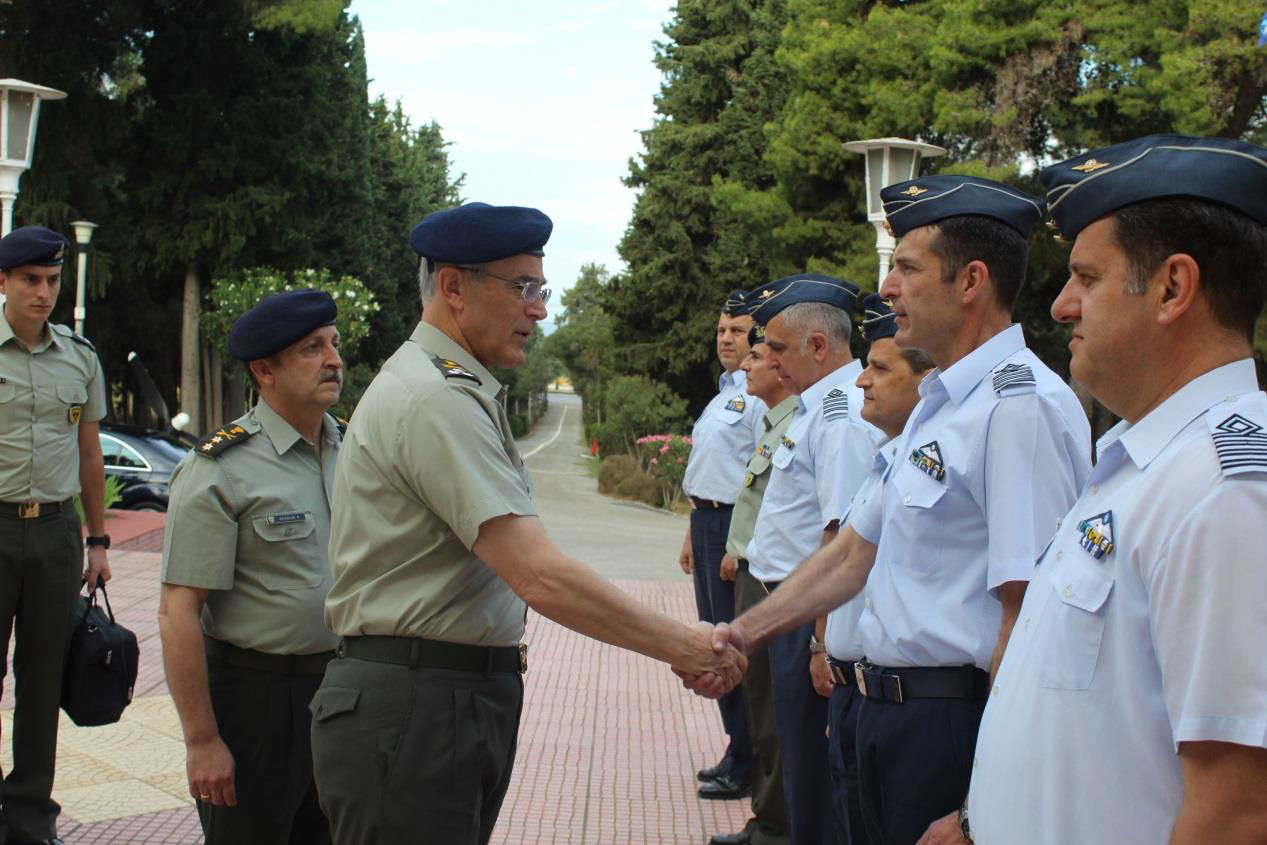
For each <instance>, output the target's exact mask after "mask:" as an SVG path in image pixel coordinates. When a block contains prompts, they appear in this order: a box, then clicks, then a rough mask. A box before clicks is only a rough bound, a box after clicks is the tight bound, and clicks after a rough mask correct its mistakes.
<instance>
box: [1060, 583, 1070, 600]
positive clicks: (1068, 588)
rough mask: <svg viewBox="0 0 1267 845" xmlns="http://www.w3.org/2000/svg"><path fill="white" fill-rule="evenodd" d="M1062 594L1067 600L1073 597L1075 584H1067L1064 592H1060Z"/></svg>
mask: <svg viewBox="0 0 1267 845" xmlns="http://www.w3.org/2000/svg"><path fill="white" fill-rule="evenodd" d="M1060 594H1061V595H1062V596H1064V597H1065V598H1069V597H1070V596H1072V595H1073V584H1066V585H1065V588H1064V589H1063V590H1061V591H1060Z"/></svg>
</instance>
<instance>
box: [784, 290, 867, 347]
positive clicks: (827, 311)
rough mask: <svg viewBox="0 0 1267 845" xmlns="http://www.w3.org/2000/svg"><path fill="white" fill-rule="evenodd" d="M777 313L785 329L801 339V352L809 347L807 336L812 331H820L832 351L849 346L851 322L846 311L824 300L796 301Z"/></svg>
mask: <svg viewBox="0 0 1267 845" xmlns="http://www.w3.org/2000/svg"><path fill="white" fill-rule="evenodd" d="M779 314H780V315H781V316H782V317H783V325H784V326H785V327H786V328H787V330H788V331H789V332H791V333H792V334H793V335H795V336H797V337H799V338H800V339H801V353H802V354H803V353H804V352H805V350H806V349H807V348H808V347H809V336H810V335H811V334H812V333H813V332H822V333H823V334H824V335H825V336H826V337H827V345H828V346H829V347H830V348H831V350H832V351H833V352H838V351H840V350H845V349H848V348H849V336H850V334H851V333H852V332H853V323H852V322H851V321H850V320H849V313H848V312H847V311H842V310H841V309H839V308H837V307H836V306H834V305H828V304H827V303H826V302H798V303H796V304H795V305H789V306H788V307H787V308H784V309H783V310H782V311H780V312H779Z"/></svg>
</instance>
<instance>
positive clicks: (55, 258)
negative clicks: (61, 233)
mask: <svg viewBox="0 0 1267 845" xmlns="http://www.w3.org/2000/svg"><path fill="white" fill-rule="evenodd" d="M65 251H66V247H64V246H59V247H58V248H57V252H55V253H53V257H52V258H50V259H49V260H50V261H61V260H62V253H63V252H65Z"/></svg>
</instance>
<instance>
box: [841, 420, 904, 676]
mask: <svg viewBox="0 0 1267 845" xmlns="http://www.w3.org/2000/svg"><path fill="white" fill-rule="evenodd" d="M896 449H897V439H896V438H895V439H893V440H890V441H888V442H887V443H885V444H884V445H883V446H881V447H880V451H878V452H876V453H875V458H874V462H873V463H872V465H871V472H870V474H868V475H867V480H866V481H864V482H862V487H860V488H859V489H858V492H857V493H855V494H854V497H853V500H852V501H851V503H850V507H851V508H852V507H861V506H862V504H863V503H864V502H867V501H869V500H870V499H872V498H874V497H875V496H877V495H879V493H880V490H881V489H882V488H883V487H884V475H885V473H886V472H887V471H888V468H889V464H891V463H893V453H894V451H895V450H896ZM848 515H849V512H848V511H846V512H845V513H844V514H842V515H841V517H842V518H841V522H844V520H845V518H847V517H848ZM865 602H866V590H863V591H861V592H859V593H858V595H856V596H854V597H853V598H851V599H850V600H849V601H847V602H845V603H844V604H842V605H841V606H840V607H838V608H836V609H835V610H833V611H832V612H831V613H829V614H827V629H826V631H824V632H823V642H825V643H826V644H827V653H828V654H830V655H831V656H832V657H834V658H835V659H837V660H858V659H859V658H861V657H862V656H863V651H862V637H861V635H860V634H859V633H858V620H859V619H861V618H862V608H863V605H864V603H865Z"/></svg>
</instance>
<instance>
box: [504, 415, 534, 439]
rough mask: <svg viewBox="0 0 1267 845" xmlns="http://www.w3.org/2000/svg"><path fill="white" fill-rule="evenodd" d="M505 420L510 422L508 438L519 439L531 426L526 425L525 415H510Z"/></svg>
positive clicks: (526, 416) (526, 417) (526, 418)
mask: <svg viewBox="0 0 1267 845" xmlns="http://www.w3.org/2000/svg"><path fill="white" fill-rule="evenodd" d="M507 419H509V420H510V436H511V437H515V438H519V437H523V436H524V435H525V434H527V433H528V430H529V429H530V428H531V426H529V425H528V415H527V414H510V415H509V416H508V417H507Z"/></svg>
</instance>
